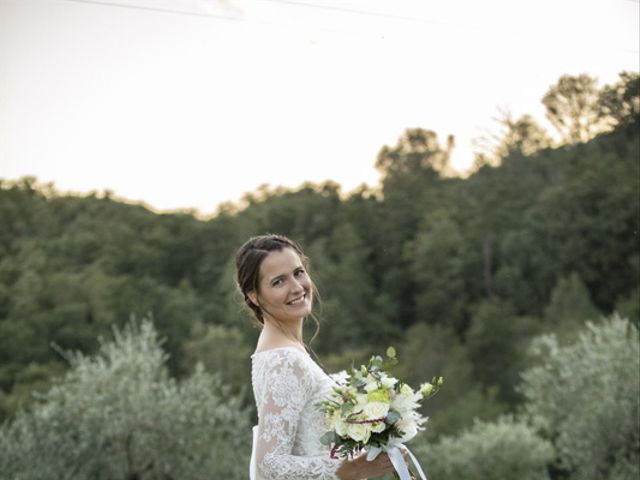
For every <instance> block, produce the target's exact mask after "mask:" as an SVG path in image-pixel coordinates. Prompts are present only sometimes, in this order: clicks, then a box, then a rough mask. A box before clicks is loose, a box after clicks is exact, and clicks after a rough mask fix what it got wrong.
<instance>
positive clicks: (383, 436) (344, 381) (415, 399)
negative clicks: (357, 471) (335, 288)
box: [320, 347, 443, 480]
mask: <svg viewBox="0 0 640 480" xmlns="http://www.w3.org/2000/svg"><path fill="white" fill-rule="evenodd" d="M397 363H398V360H397V359H396V352H395V349H394V348H393V347H389V348H388V349H387V356H386V358H382V357H381V356H378V355H375V356H373V357H371V359H370V360H369V363H368V364H367V365H362V366H361V367H360V368H358V369H355V368H353V367H352V368H351V369H350V371H349V373H347V372H341V373H340V374H336V375H334V376H333V379H334V381H335V382H336V386H335V387H334V388H333V392H332V394H331V396H330V397H329V398H328V399H327V400H325V401H324V402H322V403H321V404H320V407H321V409H322V410H323V411H324V412H325V414H326V415H327V420H328V423H329V427H330V429H331V430H330V431H328V432H327V433H325V434H324V435H323V436H322V437H321V439H320V441H321V442H322V443H323V444H324V445H329V446H331V455H332V456H333V457H335V456H340V457H343V458H346V457H353V455H354V454H356V453H358V452H360V451H367V452H368V453H367V458H368V459H369V460H373V459H374V458H375V457H376V456H377V455H378V454H379V453H380V452H382V451H385V452H387V453H388V455H389V457H390V459H391V461H392V463H393V465H394V467H395V469H396V472H397V473H396V478H400V479H402V480H409V479H410V478H412V477H411V474H410V473H409V470H408V468H407V466H406V464H405V462H404V458H403V456H402V453H401V449H405V450H407V453H408V454H409V456H410V457H411V459H412V461H413V464H414V466H415V468H416V469H417V470H418V472H419V473H420V475H421V478H423V479H426V477H425V475H424V472H423V471H422V469H421V468H420V465H419V463H418V462H417V460H416V459H415V457H414V456H413V454H411V452H410V451H409V450H408V449H407V448H406V447H404V445H403V443H404V442H406V441H408V440H410V439H412V438H413V437H414V436H415V435H416V434H417V433H418V431H419V430H421V429H422V428H423V425H424V423H425V422H426V421H427V418H425V417H423V416H422V415H421V414H420V413H419V412H418V407H419V406H420V403H421V402H422V401H423V400H426V399H428V398H430V397H432V396H433V395H435V394H436V393H437V392H438V390H439V389H440V386H441V385H442V383H443V380H442V377H439V378H433V379H432V380H431V382H429V383H424V384H422V385H421V386H420V388H419V389H418V390H414V389H412V388H411V387H410V386H409V385H407V384H406V383H404V382H402V381H400V380H398V379H397V378H394V377H393V376H391V375H390V374H389V369H390V367H392V366H393V365H396V364H397Z"/></svg>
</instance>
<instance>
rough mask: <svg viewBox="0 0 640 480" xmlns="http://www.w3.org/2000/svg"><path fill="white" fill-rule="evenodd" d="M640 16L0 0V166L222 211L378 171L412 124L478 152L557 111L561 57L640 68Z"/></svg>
mask: <svg viewBox="0 0 640 480" xmlns="http://www.w3.org/2000/svg"><path fill="white" fill-rule="evenodd" d="M158 10H172V11H175V12H173V13H172V12H169V11H158ZM176 12H177V13H176ZM180 12H181V13H180ZM639 17H640V14H639V5H638V1H636V0H536V1H527V2H525V1H513V0H483V1H477V0H451V1H448V2H445V1H437V2H436V1H432V0H339V1H338V0H99V1H98V0H0V177H1V178H5V179H12V180H13V179H17V178H19V177H21V176H24V175H33V176H36V177H37V178H38V180H40V181H41V182H54V184H55V186H56V187H57V188H58V189H59V190H62V191H73V192H79V193H86V192H89V191H91V190H98V191H102V190H104V189H110V190H112V191H113V192H114V193H115V194H116V195H117V196H118V197H122V198H126V199H129V200H131V201H144V202H146V203H147V204H148V205H150V206H152V207H154V208H155V209H158V210H171V209H189V208H195V209H198V210H199V211H200V212H202V213H203V214H208V213H212V212H213V211H214V210H215V208H216V206H217V205H218V204H219V203H221V202H224V201H237V200H239V199H240V198H241V196H242V195H243V193H244V192H247V191H253V190H255V189H256V188H257V187H258V186H260V185H262V184H265V183H267V184H271V185H273V186H278V185H282V186H285V187H291V188H293V187H297V186H299V185H300V184H301V183H302V182H304V181H313V182H322V181H325V180H333V181H336V182H338V183H340V184H341V185H342V186H343V191H344V192H348V191H350V190H351V189H353V188H355V187H357V186H358V185H359V184H361V183H367V184H369V185H376V183H377V181H378V173H377V172H376V170H375V168H374V163H375V158H376V155H377V153H378V151H379V150H380V149H381V148H382V146H383V145H394V144H395V143H396V141H397V139H398V137H399V136H400V135H401V134H402V133H403V131H404V130H405V129H406V128H414V127H422V128H426V129H431V130H434V131H435V132H437V133H438V135H439V137H440V139H441V143H442V144H444V143H445V139H446V137H447V135H448V134H453V135H455V137H456V148H455V151H454V155H453V162H454V165H455V166H456V167H457V168H459V169H464V168H466V167H467V166H468V165H470V163H471V162H472V160H473V153H472V140H473V139H474V138H477V137H478V136H480V135H482V134H483V133H486V131H487V130H492V129H495V128H496V124H495V122H494V121H493V120H492V119H493V118H495V117H496V116H497V114H498V109H499V108H507V109H510V110H511V111H512V112H513V114H514V115H515V116H519V115H521V114H524V113H529V114H531V115H533V116H534V117H536V118H537V119H538V120H539V121H540V122H541V123H543V124H545V126H548V124H546V123H545V121H544V110H543V107H542V105H541V104H540V99H541V98H542V96H543V95H544V93H545V92H546V91H547V89H548V88H549V86H551V85H552V84H554V83H555V82H556V81H557V80H558V78H559V77H560V76H561V75H563V74H572V75H577V74H580V73H587V74H589V75H591V76H594V77H596V78H598V80H599V82H600V85H604V84H607V83H612V82H615V81H616V80H617V74H618V73H619V72H620V71H622V70H632V71H638V70H639V69H640V65H639V54H638V44H639V32H640V26H639ZM549 128H550V127H549Z"/></svg>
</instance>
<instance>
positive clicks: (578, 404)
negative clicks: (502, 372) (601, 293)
mask: <svg viewBox="0 0 640 480" xmlns="http://www.w3.org/2000/svg"><path fill="white" fill-rule="evenodd" d="M638 341H639V339H638V329H637V327H636V326H634V325H632V324H630V323H629V322H628V321H627V320H624V319H621V318H620V317H618V316H617V315H614V316H613V317H611V318H610V319H606V320H603V321H601V322H599V323H587V324H586V329H585V330H584V331H583V332H582V333H581V334H580V336H579V339H578V340H577V341H576V342H575V343H573V344H570V345H568V346H560V345H559V344H558V340H557V339H556V337H555V336H553V335H549V336H542V337H539V338H538V339H537V340H536V341H535V342H534V344H533V349H534V353H536V354H538V355H539V356H540V358H542V359H543V361H542V362H541V363H540V364H539V365H538V366H536V367H533V368H531V369H529V370H527V371H526V372H524V373H523V375H522V378H523V382H522V385H521V391H522V393H523V395H524V397H525V403H524V412H525V414H526V415H527V416H528V417H529V419H530V421H531V422H532V424H533V425H534V426H535V428H536V429H537V430H538V431H539V432H540V433H541V434H542V435H543V436H544V437H546V438H548V439H549V440H550V441H551V442H552V443H553V445H554V447H555V450H556V459H555V462H554V467H555V469H556V470H557V471H558V472H561V474H562V477H563V478H567V479H568V480H574V479H575V480H578V479H579V480H627V479H629V480H630V479H637V478H638V477H639V476H640V471H639V468H638V465H639V464H640V455H639V452H640V413H639V412H640V398H639V394H640V375H639V373H640V349H639V343H638Z"/></svg>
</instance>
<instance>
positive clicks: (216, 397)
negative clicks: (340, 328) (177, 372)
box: [0, 320, 250, 480]
mask: <svg viewBox="0 0 640 480" xmlns="http://www.w3.org/2000/svg"><path fill="white" fill-rule="evenodd" d="M160 343H161V342H160V341H159V340H158V337H157V334H156V332H155V329H154V327H153V325H152V324H151V322H150V321H148V320H146V321H143V322H142V323H141V324H140V326H137V324H136V323H134V322H132V323H130V324H128V325H127V327H126V328H125V329H124V330H117V329H116V330H115V339H114V341H113V342H110V343H102V345H101V348H100V351H99V352H98V354H96V355H95V356H93V357H85V356H83V355H81V354H70V353H67V354H65V356H66V357H67V358H68V359H69V361H70V364H71V369H70V370H69V371H68V373H67V374H66V376H65V377H64V378H62V379H61V380H60V381H59V382H57V384H56V385H54V386H53V387H52V388H51V389H50V390H49V391H48V392H47V393H46V394H44V395H43V396H42V398H41V399H40V400H39V401H38V402H37V403H36V404H35V405H34V406H33V407H32V408H31V409H29V410H21V411H20V412H19V413H18V415H17V416H16V417H15V418H14V419H13V420H12V421H11V422H10V423H8V424H5V425H4V426H3V427H2V428H1V429H0V449H1V450H2V455H0V477H2V478H15V479H18V478H29V479H33V480H39V479H43V480H44V479H50V478H59V479H71V478H73V479H77V480H85V479H87V480H89V479H91V480H93V479H95V480H98V479H122V480H126V479H144V480H166V479H194V480H195V479H201V478H212V477H213V478H229V479H238V480H239V479H242V478H246V469H247V465H248V460H249V451H248V445H249V443H250V426H249V421H248V414H247V412H246V411H245V410H243V409H242V408H241V407H240V400H239V399H238V398H237V397H234V396H231V395H229V394H228V392H227V389H226V388H225V386H224V385H222V384H221V382H220V380H219V379H218V378H217V377H214V376H211V375H208V374H207V373H205V372H204V371H203V370H202V369H198V370H196V372H195V373H194V374H193V375H192V376H191V377H189V378H187V379H185V380H183V381H182V382H180V383H178V382H176V381H175V380H173V379H172V378H170V377H169V376H168V373H167V370H166V368H165V365H164V364H165V361H166V354H165V353H164V352H163V351H162V349H161V347H160ZM242 458H244V459H245V461H239V460H240V459H242Z"/></svg>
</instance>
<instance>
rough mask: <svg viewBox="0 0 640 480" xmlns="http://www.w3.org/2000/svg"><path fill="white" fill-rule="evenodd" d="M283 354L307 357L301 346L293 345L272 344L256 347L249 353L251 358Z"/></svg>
mask: <svg viewBox="0 0 640 480" xmlns="http://www.w3.org/2000/svg"><path fill="white" fill-rule="evenodd" d="M283 355H286V356H289V355H296V356H297V355H304V356H305V357H307V356H308V355H309V354H308V353H307V352H306V351H305V350H303V349H302V348H300V347H298V346H295V345H272V346H268V347H265V348H256V350H255V351H254V352H253V354H252V355H251V358H258V357H269V356H283Z"/></svg>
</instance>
